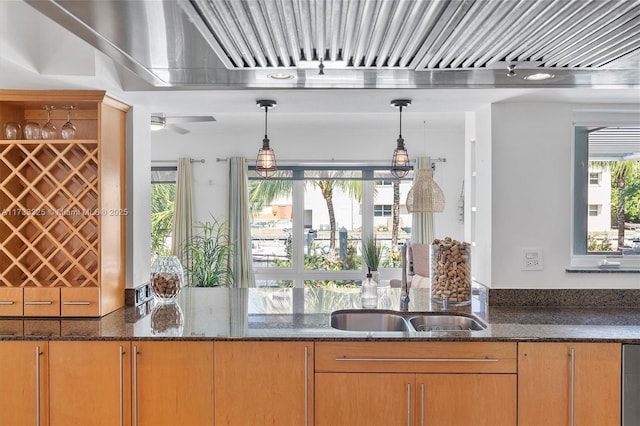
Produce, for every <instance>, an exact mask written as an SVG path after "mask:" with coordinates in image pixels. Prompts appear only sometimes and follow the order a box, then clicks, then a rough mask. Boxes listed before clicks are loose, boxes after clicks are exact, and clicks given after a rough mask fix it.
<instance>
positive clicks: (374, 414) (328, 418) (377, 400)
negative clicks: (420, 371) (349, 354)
mask: <svg viewBox="0 0 640 426" xmlns="http://www.w3.org/2000/svg"><path fill="white" fill-rule="evenodd" d="M315 380H316V391H315V405H316V407H315V409H316V421H315V424H316V425H317V426H321V425H331V426H342V425H344V426H392V425H402V426H406V425H413V424H415V381H416V380H415V374H407V373H405V374H394V373H317V374H316V378H315Z"/></svg>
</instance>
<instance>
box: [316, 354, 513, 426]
mask: <svg viewBox="0 0 640 426" xmlns="http://www.w3.org/2000/svg"><path fill="white" fill-rule="evenodd" d="M315 365H316V388H315V405H316V406H315V410H316V425H317V426H321V425H332V426H337V425H385V426H387V425H402V426H404V425H421V426H423V425H464V424H473V425H487V426H496V425H515V424H516V388H517V379H516V374H515V373H516V345H515V344H512V343H475V342H473V343H445V342H442V343H424V342H415V343H414V342H411V343H408V342H405V343H391V342H379V343H373V342H371V343H369V342H366V343H363V342H319V343H316V363H315Z"/></svg>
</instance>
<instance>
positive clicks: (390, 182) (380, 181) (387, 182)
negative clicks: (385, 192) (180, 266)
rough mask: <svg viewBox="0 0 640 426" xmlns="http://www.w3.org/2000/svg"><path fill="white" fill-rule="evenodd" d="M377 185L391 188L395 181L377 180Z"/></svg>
mask: <svg viewBox="0 0 640 426" xmlns="http://www.w3.org/2000/svg"><path fill="white" fill-rule="evenodd" d="M376 185H377V186H391V185H393V180H392V179H390V178H389V179H376Z"/></svg>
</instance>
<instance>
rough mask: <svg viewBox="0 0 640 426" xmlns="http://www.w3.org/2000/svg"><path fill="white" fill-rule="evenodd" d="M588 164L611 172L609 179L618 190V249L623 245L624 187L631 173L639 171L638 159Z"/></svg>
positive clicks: (639, 162) (639, 163) (634, 173)
mask: <svg viewBox="0 0 640 426" xmlns="http://www.w3.org/2000/svg"><path fill="white" fill-rule="evenodd" d="M590 164H591V165H592V166H594V167H598V168H600V169H602V170H609V172H611V181H612V182H615V185H616V189H617V192H618V206H617V210H616V221H617V223H618V250H620V248H621V247H622V246H623V245H624V223H625V209H624V205H625V197H624V189H625V187H626V186H627V181H628V180H629V178H630V177H631V176H633V175H636V174H638V173H640V161H637V160H636V161H634V160H622V161H591V162H590Z"/></svg>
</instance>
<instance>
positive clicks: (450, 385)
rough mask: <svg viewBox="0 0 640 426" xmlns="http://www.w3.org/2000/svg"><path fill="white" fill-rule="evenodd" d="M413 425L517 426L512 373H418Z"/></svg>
mask: <svg viewBox="0 0 640 426" xmlns="http://www.w3.org/2000/svg"><path fill="white" fill-rule="evenodd" d="M416 380H417V383H416V400H417V401H416V403H415V407H416V411H417V412H418V413H417V414H416V422H417V423H416V424H418V425H473V426H483V425H484V426H499V425H515V424H516V391H517V380H516V375H515V374H420V375H418V376H417V378H416Z"/></svg>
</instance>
